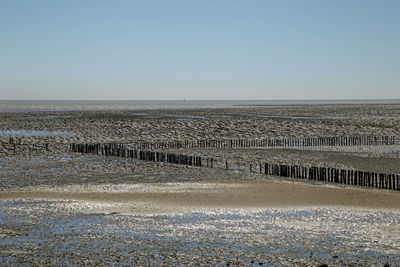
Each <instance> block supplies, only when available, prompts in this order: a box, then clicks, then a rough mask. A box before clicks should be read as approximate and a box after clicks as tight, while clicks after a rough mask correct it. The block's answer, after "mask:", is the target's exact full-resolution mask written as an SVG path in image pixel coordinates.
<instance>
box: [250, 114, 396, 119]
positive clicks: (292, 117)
mask: <svg viewBox="0 0 400 267" xmlns="http://www.w3.org/2000/svg"><path fill="white" fill-rule="evenodd" d="M247 115H249V116H256V115H255V114H247ZM259 117H262V118H273V119H292V120H323V119H397V118H399V117H395V116H334V115H327V116H278V115H259Z"/></svg>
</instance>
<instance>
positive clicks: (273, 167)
mask: <svg viewBox="0 0 400 267" xmlns="http://www.w3.org/2000/svg"><path fill="white" fill-rule="evenodd" d="M70 151H72V152H79V153H86V154H96V155H103V156H114V157H122V158H132V159H138V160H144V161H151V162H162V163H171V164H180V165H186V166H193V167H208V168H214V167H218V166H223V168H225V169H226V170H230V169H229V166H230V164H228V161H227V160H223V161H222V162H221V161H220V160H215V159H214V158H212V157H201V156H193V155H183V154H174V153H164V152H160V151H149V150H137V149H135V148H131V149H129V148H126V147H125V146H124V145H123V144H115V143H108V144H101V143H97V144H75V143H74V144H70ZM254 165H255V164H250V166H249V167H250V168H249V172H250V173H252V172H253V171H254V169H253V166H254ZM258 165H259V170H258V171H259V173H260V174H264V175H272V176H278V177H288V178H294V179H305V180H310V181H320V182H327V183H336V184H343V185H354V186H363V187H371V188H377V189H389V190H400V174H385V173H374V172H367V171H358V170H348V169H338V168H329V167H316V166H311V167H306V166H297V165H285V164H275V163H263V164H262V163H259V164H258Z"/></svg>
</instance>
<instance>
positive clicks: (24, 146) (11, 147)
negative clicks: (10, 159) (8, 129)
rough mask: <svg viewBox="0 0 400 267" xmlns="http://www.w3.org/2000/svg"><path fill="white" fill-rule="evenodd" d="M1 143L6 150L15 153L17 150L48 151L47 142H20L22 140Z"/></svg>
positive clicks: (29, 151)
mask: <svg viewBox="0 0 400 267" xmlns="http://www.w3.org/2000/svg"><path fill="white" fill-rule="evenodd" d="M1 145H2V146H3V147H4V148H5V149H7V151H8V152H11V151H12V152H14V153H17V152H18V151H28V153H29V154H30V153H33V152H42V151H50V146H49V144H48V143H42V144H35V143H22V142H11V141H10V142H2V143H1Z"/></svg>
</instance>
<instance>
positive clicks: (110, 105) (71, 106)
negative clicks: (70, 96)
mask: <svg viewBox="0 0 400 267" xmlns="http://www.w3.org/2000/svg"><path fill="white" fill-rule="evenodd" d="M378 103H379V104H400V100H399V99H396V100H214V101H213V100H190V101H183V100H182V101H29V100H21V101H17V100H1V101H0V112H30V111H86V110H144V109H183V110H184V109H197V108H231V107H240V106H288V105H289V106H291V105H321V104H378Z"/></svg>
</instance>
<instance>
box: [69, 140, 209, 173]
mask: <svg viewBox="0 0 400 267" xmlns="http://www.w3.org/2000/svg"><path fill="white" fill-rule="evenodd" d="M70 151H72V152H79V153H86V154H96V155H104V156H114V157H122V158H131V159H138V160H145V161H153V162H163V163H172V164H181V165H186V166H194V167H202V166H203V163H204V162H206V167H211V168H212V167H213V159H212V158H208V157H201V156H193V155H183V154H175V153H164V152H160V151H149V150H137V149H134V148H127V147H125V146H124V145H123V144H117V143H108V144H101V143H97V144H75V143H73V144H70Z"/></svg>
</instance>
